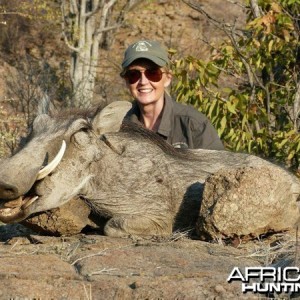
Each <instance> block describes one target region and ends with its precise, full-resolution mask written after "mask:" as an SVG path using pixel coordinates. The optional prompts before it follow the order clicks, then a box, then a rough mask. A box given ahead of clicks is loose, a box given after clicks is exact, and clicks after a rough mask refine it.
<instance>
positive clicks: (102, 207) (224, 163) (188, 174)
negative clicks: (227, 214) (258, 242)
mask: <svg viewBox="0 0 300 300" xmlns="http://www.w3.org/2000/svg"><path fill="white" fill-rule="evenodd" d="M117 104H118V105H116V102H115V103H114V104H113V105H112V106H108V107H107V108H105V109H104V110H102V111H100V112H98V111H97V110H94V111H90V112H88V113H87V112H77V113H73V114H70V113H69V114H62V115H56V116H49V115H40V116H38V117H37V118H36V119H35V121H34V123H33V126H32V132H31V133H30V135H29V136H28V138H27V140H26V142H25V143H24V145H23V146H22V147H21V148H20V150H19V151H18V152H17V153H16V154H14V155H13V156H12V157H10V158H8V159H5V160H3V161H2V162H1V165H0V220H1V221H2V222H5V223H10V222H18V221H21V220H24V219H25V218H27V217H28V216H30V215H32V214H34V213H37V212H42V211H46V210H50V209H53V208H56V207H59V206H61V205H63V204H64V203H66V202H68V201H69V200H70V199H72V198H74V197H80V198H82V199H84V200H85V201H87V202H88V203H89V205H90V206H91V207H92V208H93V209H94V211H95V212H96V213H97V214H99V215H100V216H104V217H107V218H109V221H108V222H107V224H106V226H105V228H104V232H105V234H106V235H109V236H117V237H119V236H127V235H129V234H132V235H169V234H171V233H172V231H173V230H175V229H183V228H187V227H189V226H193V225H194V224H195V222H196V220H197V218H198V216H199V210H200V204H201V199H202V193H203V188H204V183H205V180H206V179H207V177H208V176H210V175H211V174H214V173H215V172H217V171H219V170H221V169H232V168H235V169H236V168H239V167H245V166H252V167H259V166H265V165H267V166H272V168H273V167H274V168H275V169H276V170H277V169H280V170H281V171H280V172H282V174H283V175H284V176H285V178H287V179H286V180H287V182H288V185H287V186H286V185H285V186H286V188H284V189H283V188H282V186H280V191H276V192H275V193H274V195H272V197H278V198H280V199H281V197H284V198H288V199H290V200H289V201H292V202H295V199H296V197H297V196H298V194H299V184H298V183H297V180H296V179H295V178H294V176H292V175H291V174H289V173H288V172H287V171H285V170H283V169H281V168H279V167H277V166H275V165H273V164H271V163H269V162H267V161H265V160H262V159H260V158H257V157H254V156H251V155H246V154H239V153H231V152H228V151H211V150H185V151H183V150H179V149H178V150H177V149H174V148H173V147H171V146H169V145H168V144H167V143H165V142H164V141H163V140H161V139H160V138H159V137H157V135H156V134H154V133H152V132H149V131H147V130H145V129H143V128H140V127H138V126H137V125H134V124H127V123H125V124H124V126H123V128H122V129H121V131H119V132H108V131H114V130H117V129H118V128H119V126H120V123H121V120H122V118H123V112H122V113H121V115H122V117H120V116H118V117H116V115H115V114H114V113H115V112H114V109H116V107H121V108H118V109H120V111H122V110H124V111H127V110H128V106H126V105H127V104H125V103H123V104H122V103H121V104H122V105H120V104H119V103H117ZM107 112H108V113H107ZM107 116H108V117H107ZM261 176H262V178H263V176H264V174H262V175H261ZM280 180H281V179H280V178H279V180H278V181H280ZM277 184H278V182H274V187H272V188H273V189H274V190H276V185H277ZM253 188H254V189H255V187H253ZM296 190H297V191H296ZM257 194H258V195H259V191H258V193H257ZM270 197H271V196H270ZM271 201H273V198H272V199H271ZM274 201H277V199H274ZM236 205H237V207H238V205H239V204H238V199H237V204H236ZM240 209H242V208H240ZM256 209H258V208H256ZM259 209H263V208H259ZM245 217H247V216H245ZM250 217H251V216H250Z"/></svg>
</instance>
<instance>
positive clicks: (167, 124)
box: [157, 93, 173, 137]
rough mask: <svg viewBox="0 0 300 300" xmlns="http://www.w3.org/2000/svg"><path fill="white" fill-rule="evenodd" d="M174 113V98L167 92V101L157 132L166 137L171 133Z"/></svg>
mask: <svg viewBox="0 0 300 300" xmlns="http://www.w3.org/2000/svg"><path fill="white" fill-rule="evenodd" d="M172 115H173V100H172V98H171V97H170V96H169V95H168V94H167V93H165V103H164V108H163V111H162V117H161V121H160V124H159V127H158V130H157V132H158V133H159V134H161V135H163V136H165V137H168V136H169V135H170V134H171V129H172V120H173V118H172Z"/></svg>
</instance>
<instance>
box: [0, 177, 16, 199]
mask: <svg viewBox="0 0 300 300" xmlns="http://www.w3.org/2000/svg"><path fill="white" fill-rule="evenodd" d="M18 196H19V195H18V188H17V187H16V186H13V185H11V184H7V183H5V182H2V181H0V199H5V200H12V199H16V198H17V197H18Z"/></svg>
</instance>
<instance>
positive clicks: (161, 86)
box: [125, 59, 172, 105]
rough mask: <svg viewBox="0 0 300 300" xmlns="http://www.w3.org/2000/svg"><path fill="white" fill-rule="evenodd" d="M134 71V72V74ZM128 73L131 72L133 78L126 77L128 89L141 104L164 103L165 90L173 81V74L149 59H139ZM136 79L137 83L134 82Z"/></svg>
mask: <svg viewBox="0 0 300 300" xmlns="http://www.w3.org/2000/svg"><path fill="white" fill-rule="evenodd" d="M132 70H134V71H133V72H132ZM146 70H149V71H148V72H147V71H146ZM145 71H146V73H145ZM127 72H129V73H128V74H130V72H131V76H128V77H127V78H126V76H125V80H126V84H127V87H128V89H129V91H130V93H131V95H132V96H133V97H134V99H136V100H137V101H138V102H139V104H141V105H149V104H154V103H156V102H158V101H164V91H165V88H166V87H168V86H169V85H170V83H171V79H172V76H171V74H170V73H167V72H166V71H165V70H164V68H161V67H159V66H157V65H156V64H155V63H153V62H152V61H150V60H148V59H138V60H136V61H134V62H133V63H132V64H131V65H130V66H129V67H128V70H127ZM160 72H162V74H160ZM147 76H148V78H147ZM160 77H161V78H160ZM136 79H137V81H136V82H133V81H135V80H136ZM151 79H152V81H151ZM158 79H159V81H157V80H158Z"/></svg>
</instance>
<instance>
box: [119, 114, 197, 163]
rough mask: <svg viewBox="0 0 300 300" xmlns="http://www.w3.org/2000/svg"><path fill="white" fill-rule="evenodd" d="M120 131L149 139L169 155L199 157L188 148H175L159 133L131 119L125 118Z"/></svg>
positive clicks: (192, 158)
mask: <svg viewBox="0 0 300 300" xmlns="http://www.w3.org/2000/svg"><path fill="white" fill-rule="evenodd" d="M120 131H121V132H126V133H128V134H133V135H135V136H136V137H138V138H141V139H145V140H148V141H150V142H151V143H154V144H155V145H157V146H158V147H159V148H160V149H162V150H163V152H165V153H166V154H168V155H172V156H174V157H177V158H183V159H187V160H195V159H199V157H197V156H196V155H194V154H193V153H191V152H190V151H189V150H188V149H180V148H174V147H173V146H172V145H170V144H169V143H168V142H167V141H165V140H164V139H163V138H162V137H161V136H159V135H158V134H157V133H155V132H153V131H151V130H149V129H147V128H145V127H143V126H142V125H139V124H137V123H134V122H131V121H129V120H123V123H122V126H121V128H120Z"/></svg>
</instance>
